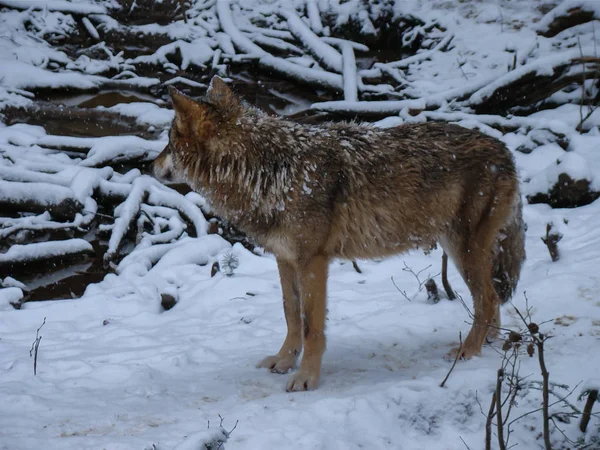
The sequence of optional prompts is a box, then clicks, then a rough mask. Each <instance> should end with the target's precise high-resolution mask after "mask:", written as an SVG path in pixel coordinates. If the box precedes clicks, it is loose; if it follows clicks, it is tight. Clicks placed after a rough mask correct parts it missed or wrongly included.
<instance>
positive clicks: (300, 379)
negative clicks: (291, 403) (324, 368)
mask: <svg viewBox="0 0 600 450" xmlns="http://www.w3.org/2000/svg"><path fill="white" fill-rule="evenodd" d="M318 385H319V375H318V374H313V373H309V372H305V371H303V370H299V371H298V372H297V373H295V374H293V375H291V376H290V379H289V380H288V383H287V386H286V388H285V390H286V391H288V392H298V391H313V390H315V389H316V388H317V386H318Z"/></svg>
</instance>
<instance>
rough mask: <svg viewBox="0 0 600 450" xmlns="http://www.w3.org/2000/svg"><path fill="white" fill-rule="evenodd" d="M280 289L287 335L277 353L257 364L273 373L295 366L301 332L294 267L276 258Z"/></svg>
mask: <svg viewBox="0 0 600 450" xmlns="http://www.w3.org/2000/svg"><path fill="white" fill-rule="evenodd" d="M277 266H278V268H279V278H280V280H281V291H282V293H283V311H284V312H285V321H286V322H287V336H286V337H285V341H283V345H282V346H281V350H279V353H277V354H276V355H273V356H267V357H266V358H265V359H263V360H262V361H260V362H259V363H258V364H257V367H266V368H267V369H269V370H270V371H271V372H274V373H287V372H289V371H290V370H292V369H294V368H295V367H296V361H297V360H298V355H299V354H300V352H301V351H302V332H301V330H300V328H301V318H300V295H299V293H298V292H299V290H298V277H297V273H296V269H295V267H294V266H293V265H292V264H290V263H288V262H286V261H282V260H279V259H278V260H277Z"/></svg>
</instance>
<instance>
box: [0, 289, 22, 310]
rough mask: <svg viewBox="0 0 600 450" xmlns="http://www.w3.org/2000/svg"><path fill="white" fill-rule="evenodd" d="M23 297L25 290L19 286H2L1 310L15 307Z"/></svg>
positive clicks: (0, 292) (0, 290) (0, 294)
mask: <svg viewBox="0 0 600 450" xmlns="http://www.w3.org/2000/svg"><path fill="white" fill-rule="evenodd" d="M21 298H23V291H22V290H21V289H20V288H18V287H6V288H0V311H6V310H11V309H14V307H13V304H14V303H18V301H19V300H21Z"/></svg>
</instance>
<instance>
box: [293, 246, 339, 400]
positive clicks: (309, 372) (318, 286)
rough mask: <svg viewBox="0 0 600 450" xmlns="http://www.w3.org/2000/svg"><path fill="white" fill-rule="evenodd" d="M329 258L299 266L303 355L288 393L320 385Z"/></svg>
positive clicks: (312, 259)
mask: <svg viewBox="0 0 600 450" xmlns="http://www.w3.org/2000/svg"><path fill="white" fill-rule="evenodd" d="M328 265H329V259H328V258H327V257H326V256H323V255H318V256H314V257H312V258H311V259H310V260H309V261H307V262H306V263H304V264H301V265H300V268H299V272H298V281H299V285H300V295H301V298H302V313H303V327H302V338H303V339H304V354H303V355H302V363H301V364H300V370H298V372H296V373H295V374H293V375H291V376H290V379H289V381H288V384H287V387H286V390H287V391H307V390H313V389H315V388H316V387H317V385H318V384H319V378H320V376H321V360H322V358H323V352H324V351H325V312H326V294H327V286H326V285H327V271H328Z"/></svg>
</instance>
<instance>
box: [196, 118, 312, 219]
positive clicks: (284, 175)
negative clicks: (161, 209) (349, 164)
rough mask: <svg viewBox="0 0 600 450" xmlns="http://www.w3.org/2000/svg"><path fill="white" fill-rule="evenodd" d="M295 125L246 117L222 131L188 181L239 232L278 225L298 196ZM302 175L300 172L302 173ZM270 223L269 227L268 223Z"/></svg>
mask: <svg viewBox="0 0 600 450" xmlns="http://www.w3.org/2000/svg"><path fill="white" fill-rule="evenodd" d="M294 128H295V127H294V124H293V123H291V122H287V121H285V120H274V118H273V117H267V116H265V115H263V114H260V113H256V112H255V111H253V110H249V111H247V112H246V113H245V114H244V115H243V116H241V117H240V118H239V119H238V121H237V123H236V126H235V128H234V129H230V130H224V132H222V133H221V135H220V136H219V137H218V138H217V139H214V140H213V141H212V142H211V143H210V144H209V145H208V146H207V148H205V149H201V150H200V151H199V156H200V157H199V158H198V159H197V160H196V164H194V165H193V169H192V170H191V171H190V173H188V179H189V181H190V182H191V184H192V185H193V188H194V189H196V190H199V191H201V192H202V193H203V194H204V195H205V196H206V197H207V199H208V200H209V201H210V203H211V205H212V207H213V208H214V209H215V212H216V213H217V214H219V215H222V216H224V217H226V218H228V219H230V220H231V221H233V222H234V223H237V224H239V225H240V226H242V227H244V226H246V227H248V226H249V225H251V224H252V223H253V222H254V223H256V222H261V226H264V225H274V224H276V222H277V221H278V216H279V215H280V214H279V213H280V212H281V211H283V210H284V209H285V207H286V202H288V201H290V200H291V198H292V197H293V196H295V193H294V192H293V186H294V183H295V180H296V178H297V177H298V173H297V172H298V169H299V167H303V166H304V167H307V168H304V171H305V172H307V174H306V176H309V174H308V172H309V170H310V169H309V168H308V166H309V164H308V161H306V164H300V165H298V161H294V160H295V159H296V158H298V156H299V155H300V153H301V148H300V147H299V146H298V142H297V141H296V142H294V140H295V139H294V133H293V129H294ZM301 170H302V169H301ZM265 222H268V223H265Z"/></svg>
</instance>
